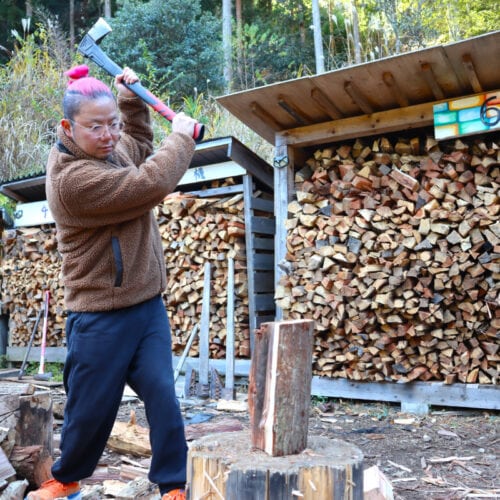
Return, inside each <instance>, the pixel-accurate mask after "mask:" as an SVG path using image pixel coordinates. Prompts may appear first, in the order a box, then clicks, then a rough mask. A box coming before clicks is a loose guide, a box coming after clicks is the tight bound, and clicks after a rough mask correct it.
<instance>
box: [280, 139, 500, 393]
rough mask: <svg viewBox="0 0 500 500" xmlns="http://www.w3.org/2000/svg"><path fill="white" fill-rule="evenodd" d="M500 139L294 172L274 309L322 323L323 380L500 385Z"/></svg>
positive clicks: (348, 157) (361, 145)
mask: <svg viewBox="0 0 500 500" xmlns="http://www.w3.org/2000/svg"><path fill="white" fill-rule="evenodd" d="M496 139H497V142H494V141H493V140H492V138H491V137H490V139H489V141H488V140H487V138H486V139H485V140H481V141H475V140H473V139H471V140H469V141H461V140H456V141H452V142H450V143H443V144H438V143H437V142H436V141H434V140H433V139H430V138H427V139H426V138H413V139H411V140H402V139H397V140H396V139H393V140H391V139H388V138H379V139H375V140H373V141H371V140H370V141H369V142H368V141H366V142H362V141H361V140H356V141H355V142H354V143H351V144H342V145H339V146H334V147H327V148H324V149H320V150H317V151H316V152H315V153H314V155H313V157H312V158H310V159H309V160H308V161H307V162H306V164H305V165H303V166H302V167H300V168H298V169H297V171H296V173H295V185H296V196H295V199H294V200H293V201H291V203H290V204H289V207H288V210H289V219H288V220H287V229H288V238H287V251H288V252H287V256H286V261H285V262H282V265H281V266H280V267H282V268H283V269H285V270H287V274H284V275H283V276H282V278H281V279H280V284H279V286H278V287H277V290H276V298H277V301H278V304H279V305H280V306H281V307H282V308H283V309H284V311H285V317H286V318H289V319H296V318H311V319H314V320H315V324H316V334H315V353H314V357H315V364H314V370H315V373H316V374H317V375H323V376H329V377H343V378H349V379H354V380H359V381H385V380H387V381H395V380H397V381H411V380H417V379H418V380H424V381H427V380H443V381H445V382H446V383H452V382H454V381H460V382H464V383H483V384H492V383H493V384H494V383H496V382H497V377H498V368H499V360H500V357H499V346H500V338H499V334H498V332H499V331H500V260H499V257H500V222H499V220H498V215H499V211H500V197H499V192H500V149H499V146H498V136H497V137H496Z"/></svg>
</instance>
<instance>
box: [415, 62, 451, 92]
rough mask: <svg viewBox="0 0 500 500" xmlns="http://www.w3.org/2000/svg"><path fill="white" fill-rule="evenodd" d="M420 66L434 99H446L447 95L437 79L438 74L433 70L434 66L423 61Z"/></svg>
mask: <svg viewBox="0 0 500 500" xmlns="http://www.w3.org/2000/svg"><path fill="white" fill-rule="evenodd" d="M420 68H421V69H422V75H423V77H424V79H425V81H426V82H427V85H429V87H430V89H431V92H432V95H433V96H434V99H436V101H441V100H443V99H444V97H445V95H444V92H443V89H442V88H441V87H440V86H439V83H438V81H437V80H436V75H435V74H434V71H433V70H432V66H431V64H429V63H422V64H421V65H420Z"/></svg>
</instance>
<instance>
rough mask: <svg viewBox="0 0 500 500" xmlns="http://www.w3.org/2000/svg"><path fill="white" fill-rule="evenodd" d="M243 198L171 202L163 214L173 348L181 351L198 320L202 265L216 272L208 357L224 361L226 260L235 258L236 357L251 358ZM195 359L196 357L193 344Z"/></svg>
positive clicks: (178, 198)
mask: <svg viewBox="0 0 500 500" xmlns="http://www.w3.org/2000/svg"><path fill="white" fill-rule="evenodd" d="M243 217H244V216H243V195H242V194H237V195H234V196H229V197H226V198H194V197H187V196H182V195H175V196H171V197H167V199H166V200H165V202H164V203H163V205H162V206H161V209H160V231H161V233H162V238H163V242H164V247H165V257H166V263H167V280H168V282H167V291H166V294H165V299H166V303H167V308H168V310H169V313H170V314H169V316H170V322H171V328H172V343H173V349H174V351H175V350H178V351H181V349H182V347H183V346H184V345H185V344H186V342H187V339H188V337H189V334H190V332H191V330H192V329H193V327H194V326H195V325H196V323H198V322H199V321H200V316H201V308H202V297H203V283H204V276H203V273H204V263H205V262H206V261H209V262H210V264H211V268H212V276H211V278H212V280H211V293H210V357H211V358H224V357H225V338H226V322H227V300H228V296H227V292H228V288H227V285H228V259H229V258H230V257H231V258H233V259H234V269H235V271H234V272H235V276H234V283H235V290H234V292H235V308H234V312H235V314H234V318H235V319H234V322H235V353H236V356H237V357H247V356H248V355H249V354H250V340H249V339H250V333H249V329H248V288H247V272H246V253H245V222H244V218H243ZM191 355H192V356H196V355H198V343H197V341H195V343H194V344H193V347H192V349H191Z"/></svg>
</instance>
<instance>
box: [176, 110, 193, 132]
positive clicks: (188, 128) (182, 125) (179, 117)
mask: <svg viewBox="0 0 500 500" xmlns="http://www.w3.org/2000/svg"><path fill="white" fill-rule="evenodd" d="M196 123H197V122H196V120H195V119H194V118H191V117H190V116H188V115H186V114H185V113H184V112H182V111H181V112H180V113H177V114H176V115H175V116H174V118H173V120H172V132H179V133H180V134H186V135H189V137H193V136H194V128H195V125H196Z"/></svg>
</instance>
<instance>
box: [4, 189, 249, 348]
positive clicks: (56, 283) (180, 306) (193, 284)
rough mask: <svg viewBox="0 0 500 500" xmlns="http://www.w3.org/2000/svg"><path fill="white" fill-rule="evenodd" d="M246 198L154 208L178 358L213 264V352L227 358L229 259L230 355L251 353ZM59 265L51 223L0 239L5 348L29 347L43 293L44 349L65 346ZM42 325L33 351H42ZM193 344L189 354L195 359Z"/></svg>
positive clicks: (173, 202) (181, 198)
mask: <svg viewBox="0 0 500 500" xmlns="http://www.w3.org/2000/svg"><path fill="white" fill-rule="evenodd" d="M243 213H244V211H243V195H241V194H238V195H232V196H228V197H226V198H219V197H218V198H209V199H208V198H196V197H188V196H186V195H180V194H176V195H172V196H170V197H168V198H167V199H166V200H165V202H164V204H162V205H161V206H160V207H159V208H158V217H159V222H160V231H161V233H162V237H163V242H164V250H165V259H166V264H167V282H168V284H167V289H166V292H165V294H164V300H165V304H166V306H167V309H168V313H169V317H170V321H171V327H172V343H173V349H174V352H176V353H177V354H179V353H181V352H182V350H183V348H184V346H185V345H186V342H187V339H188V337H189V334H190V333H191V331H192V329H193V327H194V326H195V325H196V323H198V322H199V321H200V315H201V308H202V296H203V278H204V277H203V269H204V263H205V261H206V260H209V261H210V263H211V264H212V276H211V278H212V286H211V298H210V312H211V317H210V351H211V357H212V358H223V357H224V356H225V337H226V321H227V318H226V307H227V283H228V258H229V257H232V258H233V259H234V268H235V353H236V356H241V357H245V356H248V355H249V344H250V341H249V330H248V291H247V279H246V260H245V259H246V255H245V224H244V219H243ZM60 270H61V260H60V255H59V253H58V251H57V240H56V234H55V228H54V226H53V225H44V226H37V227H32V228H18V229H15V230H8V231H5V232H4V234H3V257H2V272H1V274H2V275H1V278H0V279H1V288H0V294H1V295H0V301H1V308H2V312H3V313H8V314H9V335H10V337H9V342H10V345H13V346H20V347H22V346H26V345H27V344H28V341H29V338H30V335H31V332H32V329H33V326H34V324H35V320H36V317H37V315H38V312H39V310H40V309H41V308H43V291H44V290H46V289H48V290H50V292H51V301H50V306H49V318H48V331H47V346H48V347H55V346H61V345H63V342H64V334H63V331H64V330H63V328H64V321H65V308H64V300H63V293H64V292H63V286H62V283H61V281H60ZM41 333H42V328H41V323H40V326H39V328H38V333H37V336H36V337H35V342H34V345H40V339H41ZM197 354H198V342H197V341H195V342H194V343H193V345H192V348H191V352H190V355H192V356H197Z"/></svg>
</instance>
